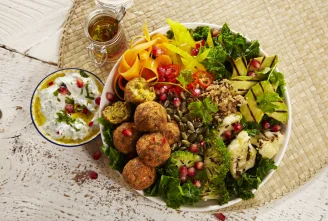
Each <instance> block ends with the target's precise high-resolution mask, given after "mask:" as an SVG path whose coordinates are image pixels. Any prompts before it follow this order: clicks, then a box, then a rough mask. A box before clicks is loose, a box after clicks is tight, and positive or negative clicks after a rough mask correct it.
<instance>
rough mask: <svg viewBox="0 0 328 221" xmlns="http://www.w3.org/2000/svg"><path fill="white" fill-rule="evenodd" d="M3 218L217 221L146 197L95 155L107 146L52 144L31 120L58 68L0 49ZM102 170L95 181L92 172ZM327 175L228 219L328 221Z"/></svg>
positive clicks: (0, 207) (9, 220)
mask: <svg viewBox="0 0 328 221" xmlns="http://www.w3.org/2000/svg"><path fill="white" fill-rule="evenodd" d="M0 67H1V80H0V108H1V110H2V112H3V116H2V119H1V120H0V131H1V133H0V152H1V154H0V220H1V221H2V220H4V221H12V220H42V221H43V220H182V221H183V220H186V221H187V220H216V218H215V217H214V216H213V215H210V214H201V213H190V212H177V211H174V210H172V209H167V208H164V207H162V206H160V205H157V204H154V203H152V202H150V201H149V200H147V199H145V198H143V197H141V196H139V195H138V194H136V193H135V192H133V191H132V190H131V189H130V188H129V187H127V186H126V185H124V183H123V182H121V180H120V179H119V178H118V177H117V175H116V173H115V172H113V171H112V170H111V169H110V168H109V167H108V166H107V160H106V159H101V160H99V161H94V160H93V159H92V158H91V154H92V153H93V152H94V151H95V150H96V149H98V148H99V146H100V145H101V142H100V140H99V139H98V140H97V141H95V142H93V143H91V144H89V145H87V146H84V147H77V148H63V147H58V146H55V145H52V144H50V143H49V142H47V141H46V140H44V139H43V138H42V137H41V136H40V135H39V134H38V132H37V131H36V130H35V128H34V126H33V125H32V123H31V120H30V116H29V104H30V98H31V95H32V93H33V90H34V87H35V86H36V85H37V83H38V82H39V81H40V79H42V78H43V77H44V76H46V75H47V74H49V73H50V72H51V71H53V70H55V69H56V67H55V66H53V65H49V64H45V63H42V62H40V61H37V60H35V59H31V58H27V57H24V56H23V55H20V54H18V53H14V52H10V51H8V50H5V49H0ZM89 170H94V171H96V172H98V174H99V177H98V179H97V180H90V179H89V178H88V176H87V175H86V173H87V171H89ZM327 184H328V170H327V169H325V170H323V171H322V172H321V173H320V174H319V175H318V176H316V178H315V179H313V180H312V181H311V182H309V183H308V184H306V185H305V186H303V187H301V188H300V189H299V190H297V191H296V192H295V193H293V194H291V195H289V196H287V197H285V198H283V199H282V200H279V201H277V202H275V203H273V204H269V205H268V206H265V207H262V208H259V209H252V210H246V211H241V212H232V213H226V215H227V216H228V220H286V221H287V220H311V221H316V220H317V221H319V220H327V219H328V214H327V209H328V189H327Z"/></svg>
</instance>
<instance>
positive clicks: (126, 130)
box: [122, 128, 132, 137]
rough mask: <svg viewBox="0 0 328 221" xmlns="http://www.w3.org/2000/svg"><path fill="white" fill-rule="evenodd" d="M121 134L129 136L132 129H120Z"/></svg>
mask: <svg viewBox="0 0 328 221" xmlns="http://www.w3.org/2000/svg"><path fill="white" fill-rule="evenodd" d="M122 134H123V136H125V137H131V136H132V131H131V129H130V128H125V129H123V130H122Z"/></svg>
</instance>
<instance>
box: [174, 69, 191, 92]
mask: <svg viewBox="0 0 328 221" xmlns="http://www.w3.org/2000/svg"><path fill="white" fill-rule="evenodd" d="M177 80H178V81H179V82H180V84H181V85H182V87H184V88H186V86H187V85H188V84H190V83H191V82H192V73H191V71H189V70H184V71H181V73H180V74H179V76H178V77H177Z"/></svg>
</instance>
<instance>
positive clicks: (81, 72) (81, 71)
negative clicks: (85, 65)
mask: <svg viewBox="0 0 328 221" xmlns="http://www.w3.org/2000/svg"><path fill="white" fill-rule="evenodd" d="M80 75H81V77H84V78H88V77H89V75H87V74H86V73H85V72H84V71H83V70H80Z"/></svg>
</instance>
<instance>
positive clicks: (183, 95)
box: [180, 91, 186, 100]
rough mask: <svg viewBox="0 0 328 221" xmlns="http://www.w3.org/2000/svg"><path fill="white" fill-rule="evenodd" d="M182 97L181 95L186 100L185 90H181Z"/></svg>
mask: <svg viewBox="0 0 328 221" xmlns="http://www.w3.org/2000/svg"><path fill="white" fill-rule="evenodd" d="M180 97H181V99H183V100H185V99H186V94H185V93H184V92H183V91H181V92H180Z"/></svg>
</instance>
